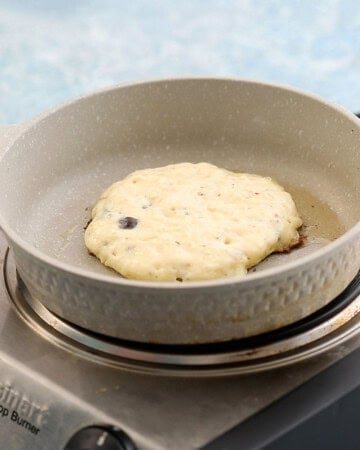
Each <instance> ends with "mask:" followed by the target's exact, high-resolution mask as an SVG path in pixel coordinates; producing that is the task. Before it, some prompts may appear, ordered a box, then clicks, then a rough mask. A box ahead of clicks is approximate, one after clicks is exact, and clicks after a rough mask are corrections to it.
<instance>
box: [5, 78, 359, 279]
mask: <svg viewBox="0 0 360 450" xmlns="http://www.w3.org/2000/svg"><path fill="white" fill-rule="evenodd" d="M358 142H359V128H356V126H355V125H354V123H353V122H352V121H351V120H350V119H349V118H347V117H345V116H343V117H341V116H339V114H338V112H336V110H334V109H332V108H331V107H329V106H327V105H322V104H319V103H318V102H316V101H314V100H313V99H312V98H311V97H304V96H301V95H300V94H297V93H293V92H291V93H289V91H287V90H286V89H283V88H277V87H274V88H272V89H269V87H266V86H264V85H262V84H261V83H252V82H243V83H239V82H234V81H231V80H200V79H198V80H192V81H189V80H187V81H186V80H172V81H169V82H167V83H159V82H153V83H145V84H139V85H135V86H131V87H126V88H121V87H120V88H116V89H114V90H108V91H105V92H102V93H98V94H94V95H92V96H90V97H86V98H83V99H80V100H78V101H75V102H73V103H71V104H68V105H65V106H63V107H60V108H59V109H58V110H55V111H54V112H53V113H52V114H50V115H49V116H45V117H44V118H43V119H40V120H39V121H37V122H36V124H35V125H34V126H33V127H32V128H30V129H29V130H28V131H27V132H26V134H25V135H24V136H23V137H22V138H21V139H19V140H18V141H17V142H16V143H15V145H14V147H13V148H12V149H11V151H10V152H8V153H7V154H6V155H5V157H4V159H3V161H2V162H1V164H0V178H1V180H2V190H3V199H2V205H1V209H2V214H3V215H4V217H5V218H6V220H7V221H8V223H9V225H10V226H11V227H12V228H13V229H14V230H15V231H16V232H17V233H18V234H19V235H21V237H22V238H23V239H25V240H26V241H28V242H29V243H31V244H32V245H34V246H35V247H37V248H38V249H40V250H41V251H43V252H44V253H46V254H47V255H49V256H52V257H55V258H57V259H60V260H62V261H64V262H66V263H68V264H70V265H73V266H78V267H82V268H86V269H89V270H90V271H92V272H97V273H99V272H100V273H106V274H108V275H112V276H114V277H117V275H116V274H115V273H114V272H112V271H111V270H110V269H106V268H105V267H103V266H102V265H101V264H100V263H99V262H98V261H97V260H96V259H95V258H93V257H91V256H89V255H88V253H87V251H86V249H85V246H84V242H83V226H84V225H85V224H86V222H87V220H88V218H89V208H90V207H91V206H92V205H93V204H94V203H95V202H96V199H97V198H98V196H99V195H100V193H101V192H102V191H103V190H104V189H105V188H106V187H107V186H109V185H110V184H111V183H113V182H114V181H116V180H118V179H120V178H122V177H124V176H125V175H127V174H128V173H130V172H131V171H133V170H136V169H140V168H146V167H156V166H161V165H165V164H171V163H176V162H183V161H190V162H200V161H207V162H211V163H214V164H216V165H218V166H221V167H226V168H228V169H231V170H234V171H244V172H253V173H258V174H261V175H269V176H272V177H274V178H276V179H277V180H278V181H279V182H280V183H281V184H283V185H284V186H285V187H287V189H288V190H289V192H290V193H291V194H293V196H294V199H295V202H296V203H297V205H298V208H299V211H300V214H301V215H302V217H303V219H304V221H305V224H306V225H307V228H306V233H307V234H308V235H309V238H308V239H307V245H306V246H305V247H304V248H302V249H299V250H296V251H293V252H291V253H290V254H288V255H286V254H285V255H274V256H272V257H270V258H268V259H267V260H266V261H264V262H263V263H262V264H260V265H259V266H258V267H257V270H260V269H261V268H266V267H269V266H273V265H277V264H286V262H287V261H289V260H291V259H293V258H297V257H298V256H299V255H301V254H303V253H307V252H311V251H315V250H316V249H317V248H319V246H322V245H324V244H326V243H327V242H329V241H330V240H333V239H335V238H337V237H339V236H340V235H341V234H343V233H344V232H345V231H346V230H348V229H350V228H351V227H352V226H354V225H355V224H356V223H357V222H358V220H359V217H360V192H359V170H360V169H359V167H360V161H359V157H360V156H359V152H358ZM86 209H87V210H86Z"/></svg>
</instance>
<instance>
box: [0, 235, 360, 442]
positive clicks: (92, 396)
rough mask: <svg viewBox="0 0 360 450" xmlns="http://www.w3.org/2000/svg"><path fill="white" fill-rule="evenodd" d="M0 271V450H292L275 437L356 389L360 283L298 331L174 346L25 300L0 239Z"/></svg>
mask: <svg viewBox="0 0 360 450" xmlns="http://www.w3.org/2000/svg"><path fill="white" fill-rule="evenodd" d="M0 264H1V265H2V266H3V267H2V269H3V270H2V273H3V278H2V279H1V280H0V330H1V339H0V443H1V445H0V448H1V449H2V448H4V449H5V448H6V449H10V450H11V449H14V450H15V449H16V450H25V449H26V450H35V449H36V450H39V449H40V450H41V449H44V450H45V449H46V450H48V449H50V448H51V449H54V450H57V449H59V450H63V449H68V450H73V449H77V450H79V449H85V448H86V449H97V448H99V449H102V450H113V449H125V450H129V449H132V450H133V449H136V448H138V449H170V450H171V449H186V450H187V449H195V448H196V449H197V448H209V449H210V448H213V449H216V448H229V449H231V448H234V449H235V448H236V449H239V448H246V449H248V448H249V449H250V448H271V449H273V450H275V449H277V448H278V449H280V448H289V446H287V447H286V446H285V447H277V446H276V445H277V444H276V443H277V442H279V443H280V440H279V439H280V438H279V437H281V439H282V440H281V442H282V444H281V445H289V444H288V441H286V439H285V437H286V436H287V435H288V433H289V430H300V423H303V422H305V421H306V419H309V418H314V419H313V420H315V417H316V416H317V413H318V412H319V411H323V410H324V408H325V407H328V406H329V405H335V404H337V402H338V401H340V400H341V401H345V400H344V399H345V398H347V397H346V396H347V395H348V394H349V393H354V392H355V390H356V389H357V388H358V387H359V386H360V356H359V352H358V348H359V344H360V333H359V331H360V314H359V309H360V276H358V277H356V278H355V279H354V280H353V282H352V283H351V284H350V285H349V286H348V288H347V289H346V290H345V291H344V292H343V293H342V294H341V295H339V296H338V297H337V298H336V299H334V300H333V301H332V302H331V303H330V304H329V305H327V306H326V307H324V308H322V309H321V310H320V311H318V312H316V313H314V314H312V315H311V316H309V317H307V318H306V319H303V320H301V321H299V322H297V323H295V324H292V325H289V326H287V327H284V328H281V329H279V330H275V331H273V332H269V333H265V334H262V335H258V336H255V337H250V338H246V339H242V340H237V341H231V342H224V343H218V344H209V345H204V344H201V345H182V346H181V345H152V344H142V343H136V342H129V341H124V340H119V339H113V338H110V337H107V336H103V335H99V334H96V333H92V332H89V331H88V330H85V329H82V328H80V327H78V326H75V325H74V324H71V323H69V322H67V321H65V320H63V319H62V318H60V317H58V316H56V315H55V314H53V313H52V312H51V311H49V310H48V309H46V308H45V307H44V306H43V305H42V304H41V302H39V301H38V300H37V299H34V298H32V297H31V296H30V294H29V292H28V291H27V289H26V287H25V286H24V284H23V283H22V281H21V279H20V278H19V277H18V276H17V272H16V267H15V264H14V260H13V258H12V255H11V251H9V250H8V249H7V245H6V242H5V239H4V238H3V236H2V235H1V234H0ZM334 374H335V375H334ZM229 375H231V376H229ZM314 383H315V386H317V387H316V389H314ZM322 386H324V389H325V388H326V389H325V390H324V389H322ZM311 387H312V390H311V389H310V388H311ZM309 389H310V391H309ZM359 389H360V388H359ZM296 394H297V395H296ZM358 397H359V405H358V406H360V395H359V396H358ZM352 398H355V395H353V397H352ZM356 398H357V397H356ZM282 405H284V406H282ZM274 408H275V409H274ZM276 408H277V409H276ZM272 411H275V412H272ZM276 411H277V413H276ZM299 411H300V413H299ZM343 411H344V409H343ZM267 412H268V414H267V415H266V413H267ZM294 414H295V415H294ZM266 417H268V418H267V419H266ZM276 417H277V418H278V419H276V420H277V422H276V420H275V418H276ZM331 417H333V415H332V416H331ZM266 421H267V422H266ZM269 421H270V422H271V426H270V425H269V423H270V422H269ZM314 423H315V422H314ZM338 423H339V424H340V421H339V422H338ZM310 428H311V427H310ZM312 428H313V427H312ZM356 428H357V427H355V428H354V430H353V431H352V434H351V436H352V437H354V434H356V433H357V431H356ZM229 430H231V431H229ZM302 433H303V434H302V436H303V437H304V436H305V434H306V431H302ZM304 433H305V434H304ZM337 433H338V436H339V439H340V438H341V439H342V442H343V446H344V445H345V444H344V442H345V441H344V437H343V436H342V435H341V430H340V429H337ZM357 436H358V435H357ZM348 437H349V433H348ZM284 439H285V440H284ZM245 442H246V447H242V443H245ZM279 445H280V444H279ZM291 448H293V447H291ZM307 448H311V446H308V447H307ZM324 448H325V447H324ZM326 448H331V447H326ZM332 448H335V447H332Z"/></svg>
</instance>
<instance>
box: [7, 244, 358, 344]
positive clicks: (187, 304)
mask: <svg viewBox="0 0 360 450" xmlns="http://www.w3.org/2000/svg"><path fill="white" fill-rule="evenodd" d="M12 248H13V250H14V253H15V258H16V261H17V268H18V271H19V274H20V276H21V278H22V279H23V281H24V282H25V284H26V285H27V287H28V289H29V290H30V292H31V294H32V295H33V296H34V297H35V298H37V299H39V300H41V301H42V303H43V304H44V305H45V306H47V307H48V308H49V309H50V310H51V311H53V312H55V313H56V314H58V315H59V316H61V317H64V318H67V319H69V320H70V321H72V322H74V323H76V324H78V325H80V326H82V327H84V328H88V329H90V330H93V331H96V332H99V333H104V334H106V335H110V336H113V337H118V338H123V339H128V340H134V341H143V342H155V343H166V344H174V343H186V344H192V343H203V342H218V341H224V340H231V339H238V338H241V337H246V336H253V335H256V334H258V333H263V332H266V331H270V330H272V329H275V328H278V327H281V326H284V325H287V324H289V323H291V322H294V321H296V320H298V319H299V318H302V317H305V316H307V315H309V314H311V313H312V312H314V311H316V310H317V309H319V308H321V307H322V306H324V305H326V304H327V303H328V302H329V299H332V298H333V297H334V296H335V295H337V294H338V293H340V292H341V291H342V290H343V289H344V288H345V287H346V286H347V285H348V284H349V283H350V281H351V280H352V279H353V278H354V277H355V275H356V273H357V272H358V255H359V253H360V240H357V242H356V245H353V244H352V243H348V244H347V245H344V246H343V247H342V248H341V250H340V251H337V252H333V253H332V254H330V255H326V256H325V257H323V258H321V259H319V260H316V261H314V262H313V263H311V264H306V265H304V266H302V267H297V268H295V269H293V270H291V271H286V272H285V273H280V274H278V276H276V277H271V278H270V279H264V280H262V281H260V282H256V283H253V284H252V285H250V286H244V285H243V284H242V283H235V284H224V285H223V286H222V287H218V288H217V289H213V288H208V289H206V288H197V289H196V288H195V289H191V287H189V288H187V289H167V288H164V289H156V288H155V289H148V288H146V289H144V288H143V289H141V288H136V287H133V286H131V287H126V286H124V287H122V288H119V286H118V285H110V284H109V283H104V284H103V283H99V282H94V281H91V280H87V279H84V278H82V277H79V276H76V275H71V274H64V273H62V272H61V271H59V270H56V269H54V268H52V267H49V266H48V265H47V264H44V263H43V262H41V261H36V263H34V261H33V259H32V257H31V256H29V255H28V254H27V253H26V252H23V251H22V249H21V248H17V246H16V245H13V246H12ZM144 311H146V313H144ZM165 318H166V320H165Z"/></svg>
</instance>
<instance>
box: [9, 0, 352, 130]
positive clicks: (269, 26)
mask: <svg viewBox="0 0 360 450" xmlns="http://www.w3.org/2000/svg"><path fill="white" fill-rule="evenodd" d="M359 74H360V5H359V2H358V1H356V0H318V1H316V2H312V1H310V0H305V1H300V0H294V1H290V0H287V1H283V0H238V1H235V0H227V1H225V0H196V1H190V0H184V1H170V0H155V1H146V0H131V1H115V0H92V1H83V0H79V1H76V2H75V1H70V0H62V1H51V0H28V1H26V0H3V1H0V123H16V122H21V121H26V120H28V119H30V118H31V117H33V116H34V115H36V114H39V113H40V112H42V111H44V110H46V109H48V108H51V107H53V106H55V105H56V104H58V103H61V102H62V101H64V100H67V99H70V98H72V97H75V96H78V95H81V94H83V93H86V92H89V91H91V90H94V89H97V88H101V87H104V86H109V85H112V84H118V83H123V82H128V81H135V80H143V79H149V78H158V77H168V76H188V75H197V76H199V75H206V76H209V75H214V76H230V77H234V76H235V77H246V78H255V79H262V80H269V81H275V82H280V83H285V84H288V85H293V86H296V87H300V88H303V89H305V90H307V91H312V92H315V93H317V94H320V95H321V96H323V97H325V98H327V99H329V100H331V101H334V102H336V103H338V104H341V105H342V106H344V107H345V108H348V109H350V110H352V111H360V77H359Z"/></svg>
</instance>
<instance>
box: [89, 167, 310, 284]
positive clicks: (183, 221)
mask: <svg viewBox="0 0 360 450" xmlns="http://www.w3.org/2000/svg"><path fill="white" fill-rule="evenodd" d="M301 225H302V220H301V218H300V217H299V214H298V212H297V210H296V206H295V204H294V202H293V200H292V198H291V196H290V194H289V193H287V192H286V191H285V190H284V189H283V188H282V187H281V186H280V185H279V184H278V183H277V182H276V181H274V180H273V179H271V178H269V177H262V176H259V175H254V174H247V173H235V172H231V171H228V170H225V169H221V168H218V167H216V166H214V165H212V164H208V163H198V164H191V163H180V164H173V165H168V166H165V167H159V168H153V169H145V170H138V171H136V172H133V173H131V174H130V175H128V176H127V177H126V178H124V179H123V180H121V181H118V182H116V183H114V184H112V185H111V186H110V187H109V188H108V189H107V190H106V191H105V192H104V193H103V194H102V195H101V197H100V199H99V200H98V202H97V204H96V205H95V207H94V208H93V210H92V220H91V222H90V224H89V225H88V227H87V229H86V231H85V244H86V246H87V248H88V250H89V252H90V253H92V254H93V255H95V256H96V257H97V258H99V260H100V261H101V263H103V264H105V265H106V266H108V267H111V268H112V269H114V270H115V271H117V272H118V273H119V274H121V275H122V276H123V277H126V278H130V279H137V280H152V281H179V282H180V281H184V282H185V281H194V280H209V279H216V278H223V277H231V276H243V275H245V274H246V272H247V269H248V268H250V267H252V266H254V265H256V264H257V263H259V262H260V261H261V260H263V259H264V258H266V256H268V255H270V254H271V253H273V252H282V251H288V250H289V249H290V248H291V247H293V246H295V245H297V244H298V243H299V240H300V238H299V233H298V228H299V227H300V226H301Z"/></svg>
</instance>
